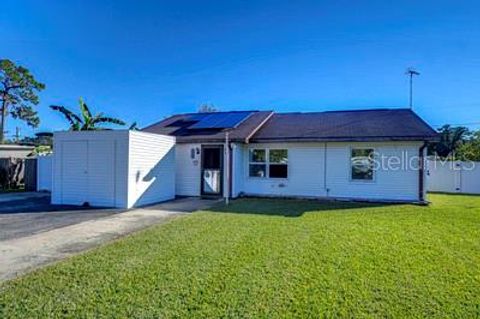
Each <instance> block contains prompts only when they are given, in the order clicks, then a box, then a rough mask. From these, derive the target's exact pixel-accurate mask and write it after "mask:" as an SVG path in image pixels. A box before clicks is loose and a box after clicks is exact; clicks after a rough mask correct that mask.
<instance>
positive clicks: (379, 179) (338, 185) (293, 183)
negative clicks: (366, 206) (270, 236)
mask: <svg viewBox="0 0 480 319" xmlns="http://www.w3.org/2000/svg"><path fill="white" fill-rule="evenodd" d="M421 145H422V144H421V143H420V142H389V143H387V142H386V143H379V142H372V143H346V142H345V143H326V144H325V143H259V144H250V145H248V146H247V147H245V150H244V152H243V153H244V155H243V158H244V165H243V174H242V175H243V178H244V182H243V188H242V189H237V190H236V192H237V193H240V192H244V193H245V194H250V195H260V196H271V195H274V196H303V197H334V198H352V199H372V200H405V201H416V200H418V187H419V185H418V170H417V169H415V168H413V169H412V168H409V167H406V168H404V169H399V170H388V171H387V170H382V169H379V170H378V171H375V177H374V180H373V181H368V182H364V181H355V180H352V179H351V149H352V148H373V149H374V150H375V153H376V155H378V156H382V155H384V156H387V157H392V156H397V157H399V158H401V157H402V156H404V157H405V156H406V160H407V161H408V160H410V159H412V158H413V159H415V158H416V157H417V156H418V149H419V148H420V146H421ZM254 148H267V149H268V148H270V149H288V178H286V179H279V180H276V179H268V178H251V177H249V174H248V169H249V168H248V160H249V158H248V154H249V153H248V150H249V149H254ZM325 150H326V151H325ZM237 184H238V185H241V183H237Z"/></svg>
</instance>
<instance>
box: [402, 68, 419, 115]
mask: <svg viewBox="0 0 480 319" xmlns="http://www.w3.org/2000/svg"><path fill="white" fill-rule="evenodd" d="M405 74H406V75H408V76H409V77H410V103H409V107H410V110H411V109H412V108H413V76H414V75H420V72H418V71H417V70H415V69H414V68H412V67H410V68H408V69H407V71H406V72H405Z"/></svg>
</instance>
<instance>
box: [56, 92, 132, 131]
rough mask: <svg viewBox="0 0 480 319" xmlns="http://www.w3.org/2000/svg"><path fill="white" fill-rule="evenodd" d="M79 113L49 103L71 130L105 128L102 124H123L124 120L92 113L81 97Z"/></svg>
mask: <svg viewBox="0 0 480 319" xmlns="http://www.w3.org/2000/svg"><path fill="white" fill-rule="evenodd" d="M79 107H80V114H76V113H74V112H72V111H70V110H69V109H67V108H66V107H64V106H61V105H50V108H51V109H52V110H54V111H57V112H59V113H60V114H62V115H63V117H64V118H65V119H66V120H67V121H68V123H69V124H70V130H71V131H95V130H105V129H106V128H104V127H102V124H116V125H125V122H124V121H122V120H119V119H116V118H113V117H108V116H105V115H104V114H103V113H98V114H95V115H93V114H92V112H91V111H90V109H89V107H88V106H87V104H86V103H85V102H84V101H83V99H82V98H80V100H79Z"/></svg>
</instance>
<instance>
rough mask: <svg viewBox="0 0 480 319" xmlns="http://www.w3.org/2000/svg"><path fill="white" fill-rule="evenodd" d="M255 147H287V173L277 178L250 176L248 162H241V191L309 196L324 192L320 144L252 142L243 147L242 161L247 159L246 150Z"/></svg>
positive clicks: (267, 194)
mask: <svg viewBox="0 0 480 319" xmlns="http://www.w3.org/2000/svg"><path fill="white" fill-rule="evenodd" d="M254 148H259V149H262V148H263V149H265V148H267V149H287V150H288V177H287V178H280V179H277V178H256V177H250V176H249V171H248V166H247V165H244V170H243V174H242V175H243V177H244V179H245V181H244V190H243V192H245V193H246V194H252V195H266V196H269V195H277V196H308V197H320V196H324V195H325V191H324V188H323V176H324V175H323V158H324V156H323V144H319V143H311V144H308V143H281V144H279V143H275V144H274V143H272V144H266V143H265V144H251V145H249V146H248V147H247V148H245V149H246V151H245V152H244V161H245V163H248V156H249V153H248V150H249V149H254Z"/></svg>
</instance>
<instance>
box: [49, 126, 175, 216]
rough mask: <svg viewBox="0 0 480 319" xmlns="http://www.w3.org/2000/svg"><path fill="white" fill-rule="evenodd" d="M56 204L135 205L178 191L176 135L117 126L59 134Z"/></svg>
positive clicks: (120, 206) (55, 175)
mask: <svg viewBox="0 0 480 319" xmlns="http://www.w3.org/2000/svg"><path fill="white" fill-rule="evenodd" d="M54 150H55V152H54V164H53V167H54V170H53V172H54V178H53V187H52V203H54V204H72V205H82V204H83V203H89V204H90V205H92V206H104V207H119V208H131V207H134V206H139V205H145V204H150V203H155V202H160V201H164V200H168V199H172V198H174V196H175V178H174V166H175V154H174V152H175V139H174V138H173V137H169V136H162V135H157V134H149V133H143V132H133V131H127V130H118V131H83V132H57V133H55V134H54Z"/></svg>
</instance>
